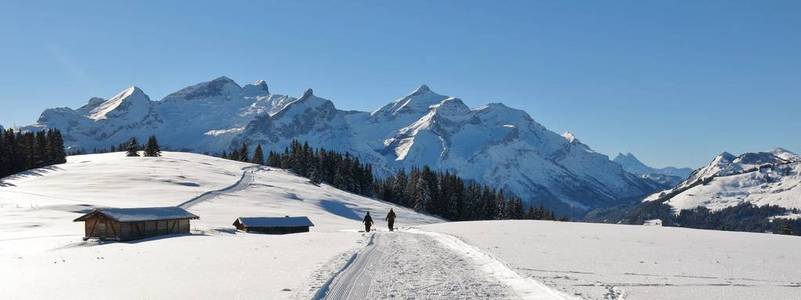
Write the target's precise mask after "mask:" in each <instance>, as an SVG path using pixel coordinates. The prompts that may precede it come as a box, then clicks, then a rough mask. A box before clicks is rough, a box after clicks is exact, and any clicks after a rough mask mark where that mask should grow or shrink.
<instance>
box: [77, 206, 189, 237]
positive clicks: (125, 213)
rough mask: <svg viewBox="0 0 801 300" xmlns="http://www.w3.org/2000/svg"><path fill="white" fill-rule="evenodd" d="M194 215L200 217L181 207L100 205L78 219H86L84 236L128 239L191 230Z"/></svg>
mask: <svg viewBox="0 0 801 300" xmlns="http://www.w3.org/2000/svg"><path fill="white" fill-rule="evenodd" d="M193 219H199V217H198V216H196V215H194V214H192V213H190V212H188V211H186V210H185V209H183V208H180V207H142V208H98V209H95V210H93V211H91V212H89V213H88V214H85V215H83V216H81V217H80V218H77V219H75V222H84V228H85V231H86V236H85V237H84V240H87V239H90V238H98V239H101V240H115V241H129V240H137V239H143V238H148V237H153V236H158V235H165V234H180V233H189V220H193Z"/></svg>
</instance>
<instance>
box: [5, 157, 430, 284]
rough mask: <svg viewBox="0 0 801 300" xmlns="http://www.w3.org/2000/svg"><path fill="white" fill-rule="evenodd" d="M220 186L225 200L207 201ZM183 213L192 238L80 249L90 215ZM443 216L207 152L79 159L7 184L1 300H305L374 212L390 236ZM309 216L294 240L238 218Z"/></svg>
mask: <svg viewBox="0 0 801 300" xmlns="http://www.w3.org/2000/svg"><path fill="white" fill-rule="evenodd" d="M214 190H220V191H221V192H219V193H211V194H207V192H209V191H214ZM204 194H206V195H212V196H204V197H201V198H198V199H200V201H195V202H191V205H185V207H187V209H188V210H189V211H190V212H192V213H193V214H195V215H198V216H199V217H200V219H199V220H196V221H192V224H191V226H192V234H190V235H179V236H168V237H157V238H152V239H146V240H140V241H132V242H126V243H99V244H98V243H97V242H92V241H89V242H84V241H82V239H81V238H82V237H83V233H84V227H83V223H77V222H73V219H75V218H76V217H78V216H80V215H81V214H82V213H83V212H85V211H87V210H88V209H90V208H91V207H97V206H111V207H147V206H175V205H179V204H181V203H185V202H186V201H187V200H190V199H193V198H195V197H198V196H201V195H204ZM390 208H394V210H395V211H396V212H397V215H398V219H397V221H396V226H400V227H404V228H405V227H409V226H412V225H419V224H430V223H436V222H441V220H439V219H437V218H434V217H430V216H427V215H423V214H418V213H415V212H414V211H410V210H408V209H405V208H402V207H397V206H393V205H391V204H388V203H385V202H381V201H376V200H373V199H368V198H365V197H361V196H357V195H353V194H350V193H346V192H343V191H340V190H337V189H334V188H332V187H330V186H327V185H320V186H316V185H313V184H311V183H309V181H308V180H307V179H305V178H301V177H297V176H295V175H292V174H290V173H289V172H287V171H284V170H280V169H271V168H266V167H257V166H254V165H251V164H245V163H239V162H233V161H228V160H222V159H218V158H214V157H209V156H205V155H199V154H189V153H178V152H165V153H164V156H163V157H160V158H144V157H139V158H128V157H125V155H124V153H120V152H118V153H108V154H95V155H82V156H71V157H69V158H68V162H67V163H66V164H63V165H57V166H52V167H48V168H43V169H36V170H33V171H29V172H25V173H21V174H18V175H15V176H12V177H7V178H3V179H2V181H0V265H2V266H3V267H2V268H0V282H2V287H3V288H0V299H53V298H60V299H78V298H107V297H108V295H115V296H114V297H115V298H120V299H143V298H148V299H165V298H193V299H219V298H226V297H232V298H237V299H263V298H267V299H287V298H296V299H297V298H301V299H303V298H305V299H308V298H310V297H311V295H312V294H314V293H315V292H316V291H317V289H318V288H319V287H320V286H321V285H323V284H324V283H325V281H326V280H328V279H329V278H330V277H331V276H332V275H333V272H335V271H336V270H337V268H340V267H341V266H342V265H344V264H345V263H346V262H347V260H348V258H349V257H350V255H351V254H352V253H353V252H354V251H356V250H358V249H360V248H362V247H363V246H364V244H365V243H366V242H367V240H366V239H367V238H368V236H366V235H365V234H364V233H358V232H357V230H358V229H359V228H363V227H362V225H361V222H360V220H361V218H362V217H363V215H364V213H365V212H366V211H371V212H372V213H373V215H374V219H375V221H376V227H378V228H381V229H384V228H385V227H386V223H385V222H384V221H383V218H382V216H383V214H386V212H387V211H388V210H389V209H390ZM285 215H291V216H308V217H309V219H311V221H312V222H313V223H314V225H315V227H312V228H311V232H309V233H303V234H295V235H284V236H282V235H278V236H276V235H261V234H245V233H237V232H235V231H234V227H233V226H232V223H233V222H234V220H235V219H236V218H237V217H241V216H279V217H280V216H285Z"/></svg>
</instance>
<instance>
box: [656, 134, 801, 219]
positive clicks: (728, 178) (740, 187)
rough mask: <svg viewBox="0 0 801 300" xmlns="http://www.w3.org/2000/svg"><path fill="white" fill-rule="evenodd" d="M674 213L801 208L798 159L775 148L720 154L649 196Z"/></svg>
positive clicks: (790, 153) (800, 173)
mask: <svg viewBox="0 0 801 300" xmlns="http://www.w3.org/2000/svg"><path fill="white" fill-rule="evenodd" d="M645 201H660V202H664V203H667V204H669V205H670V206H672V207H673V208H675V209H677V210H681V209H690V208H694V207H698V206H703V207H707V208H709V209H710V210H713V211H715V210H720V209H723V208H726V207H732V206H736V205H738V204H741V203H752V204H755V205H757V206H763V205H777V206H781V207H784V208H801V156H798V155H797V154H795V153H792V152H790V151H787V150H785V149H781V148H777V149H774V150H773V151H770V152H756V153H744V154H742V155H739V156H734V155H732V154H729V153H726V152H724V153H721V154H720V155H718V156H716V157H715V158H714V159H713V160H712V162H710V163H709V164H708V165H706V166H704V167H702V168H699V169H697V170H695V171H694V172H693V173H692V174H690V176H689V178H688V179H687V180H685V181H684V182H682V183H681V184H679V185H678V186H677V187H675V188H673V189H670V190H665V191H662V192H659V193H655V194H652V195H651V196H649V197H647V198H646V199H645Z"/></svg>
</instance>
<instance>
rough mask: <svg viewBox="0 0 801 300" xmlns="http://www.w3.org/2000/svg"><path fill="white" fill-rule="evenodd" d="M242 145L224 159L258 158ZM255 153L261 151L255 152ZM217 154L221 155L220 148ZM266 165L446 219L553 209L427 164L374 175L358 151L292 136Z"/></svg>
mask: <svg viewBox="0 0 801 300" xmlns="http://www.w3.org/2000/svg"><path fill="white" fill-rule="evenodd" d="M247 151H248V149H247V145H246V144H242V146H241V147H239V148H237V149H234V152H232V153H230V154H229V155H227V158H228V159H232V160H242V156H243V153H244V156H245V157H246V158H245V160H247V161H251V162H257V161H259V160H260V159H259V156H261V160H264V157H263V149H262V148H261V146H260V145H259V146H257V148H256V149H255V150H254V151H255V152H254V154H253V157H252V158H251V159H249V160H248V159H247V153H248V152H247ZM259 153H261V155H260V154H259ZM223 157H226V155H225V153H223ZM266 163H267V165H268V166H271V167H276V168H282V169H287V170H290V171H292V172H294V173H295V174H297V175H299V176H304V177H307V178H309V180H310V181H311V182H312V183H315V184H317V183H322V182H324V183H327V184H330V185H332V186H334V187H336V188H338V189H341V190H345V191H348V192H351V193H355V194H360V195H364V196H368V197H377V198H379V199H382V200H385V201H388V202H392V203H396V204H398V205H402V206H406V207H409V208H412V209H414V210H417V211H421V212H426V213H430V214H435V215H438V216H440V217H442V218H445V219H449V220H492V219H508V218H512V219H523V218H529V219H534V218H536V219H553V214H552V213H551V212H550V211H548V210H546V209H545V208H543V207H542V206H540V207H539V208H534V207H528V212H526V211H525V208H524V207H523V201H522V200H521V199H520V198H519V197H517V196H515V195H512V194H510V193H508V192H505V191H502V190H496V189H493V188H491V187H489V186H486V185H481V184H478V183H475V182H465V181H464V180H463V179H462V178H460V177H458V176H456V175H455V174H451V173H449V172H437V171H434V170H432V169H431V168H430V167H428V166H423V167H422V168H417V167H412V168H411V170H410V171H409V172H408V173H407V172H406V171H405V170H403V169H400V170H397V171H396V172H395V173H394V174H392V175H389V176H386V177H383V178H376V177H374V176H373V168H372V166H371V165H370V164H367V163H362V162H361V161H360V160H359V158H358V157H355V156H351V155H350V154H348V153H338V152H335V151H330V150H326V149H322V148H320V149H313V148H312V147H310V146H309V144H308V143H302V144H301V143H300V142H298V141H292V142H291V143H290V144H289V146H287V147H285V148H284V151H282V152H274V151H270V152H269V153H268V154H267V159H266Z"/></svg>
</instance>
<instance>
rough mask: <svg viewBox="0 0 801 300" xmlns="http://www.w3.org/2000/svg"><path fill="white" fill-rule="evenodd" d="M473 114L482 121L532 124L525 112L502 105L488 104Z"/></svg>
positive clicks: (532, 120)
mask: <svg viewBox="0 0 801 300" xmlns="http://www.w3.org/2000/svg"><path fill="white" fill-rule="evenodd" d="M475 112H476V114H477V115H478V116H479V117H480V118H481V119H482V120H484V121H491V122H500V123H504V124H508V123H518V122H534V119H532V118H531V116H529V114H528V113H527V112H525V111H523V110H519V109H514V108H511V107H509V106H506V105H505V104H503V103H488V104H486V105H484V106H482V107H479V108H478V109H476V110H475ZM537 125H539V124H537ZM540 126H541V125H540Z"/></svg>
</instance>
